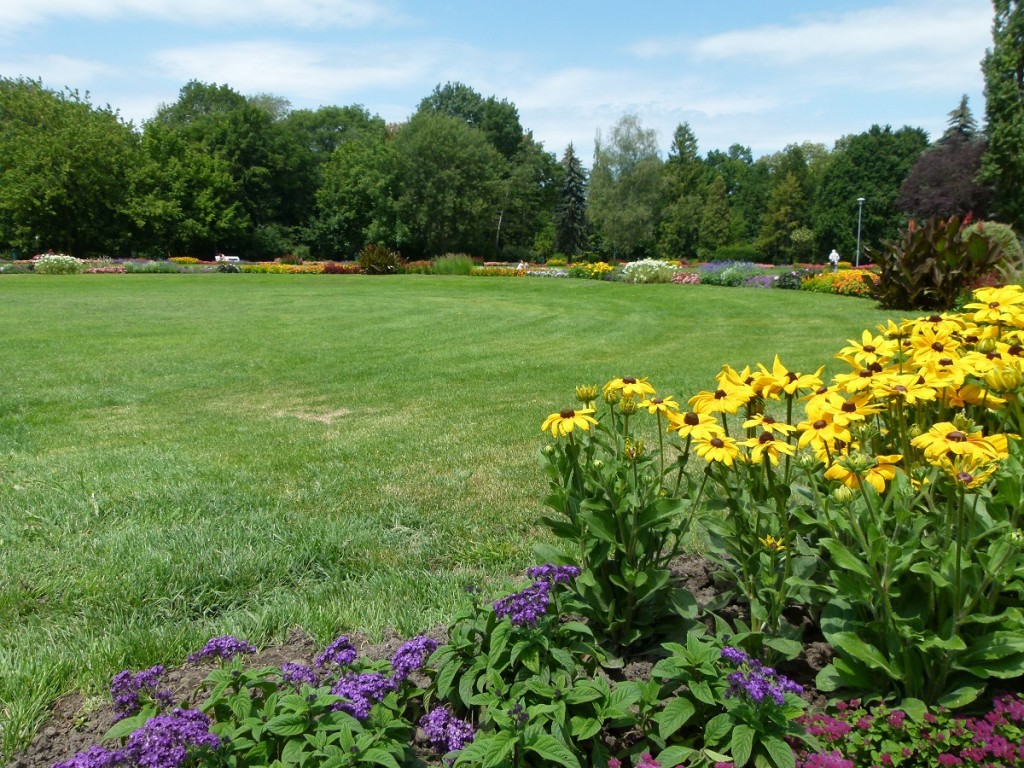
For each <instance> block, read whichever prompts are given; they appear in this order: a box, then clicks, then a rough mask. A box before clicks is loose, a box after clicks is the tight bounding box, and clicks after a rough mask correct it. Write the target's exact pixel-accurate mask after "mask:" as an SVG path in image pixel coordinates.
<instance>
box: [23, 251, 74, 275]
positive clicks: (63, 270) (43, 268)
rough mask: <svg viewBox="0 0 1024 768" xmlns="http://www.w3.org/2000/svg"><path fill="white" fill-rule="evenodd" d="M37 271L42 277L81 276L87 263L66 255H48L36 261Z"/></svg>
mask: <svg viewBox="0 0 1024 768" xmlns="http://www.w3.org/2000/svg"><path fill="white" fill-rule="evenodd" d="M35 271H36V272H38V273H39V274H40V275H80V274H82V272H84V271H85V262H83V261H82V260H81V259H76V258H75V257H74V256H68V255H67V254H66V253H48V254H46V255H44V256H40V257H39V258H37V259H35Z"/></svg>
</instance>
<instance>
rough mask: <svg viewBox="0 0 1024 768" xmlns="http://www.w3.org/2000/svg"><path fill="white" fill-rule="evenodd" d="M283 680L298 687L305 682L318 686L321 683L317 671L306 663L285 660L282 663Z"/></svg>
mask: <svg viewBox="0 0 1024 768" xmlns="http://www.w3.org/2000/svg"><path fill="white" fill-rule="evenodd" d="M281 682H283V683H289V684H291V685H294V686H295V687H296V688H297V687H299V686H300V685H302V684H303V683H308V684H309V685H312V686H316V685H317V684H318V683H319V680H318V679H317V675H316V671H315V670H313V669H311V668H310V667H307V666H306V665H305V664H292V663H290V662H287V661H286V662H285V663H284V664H282V665H281Z"/></svg>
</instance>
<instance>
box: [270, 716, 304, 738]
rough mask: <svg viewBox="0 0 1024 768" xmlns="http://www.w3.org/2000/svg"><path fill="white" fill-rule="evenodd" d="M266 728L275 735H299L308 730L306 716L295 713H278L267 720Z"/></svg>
mask: <svg viewBox="0 0 1024 768" xmlns="http://www.w3.org/2000/svg"><path fill="white" fill-rule="evenodd" d="M265 730H268V731H270V732H271V733H273V734H274V735H275V736H298V735H299V734H300V733H302V732H303V731H305V730H306V718H305V717H303V716H302V715H297V714H293V713H288V714H284V715H278V716H277V717H272V718H270V719H269V720H268V721H267V724H266V726H265Z"/></svg>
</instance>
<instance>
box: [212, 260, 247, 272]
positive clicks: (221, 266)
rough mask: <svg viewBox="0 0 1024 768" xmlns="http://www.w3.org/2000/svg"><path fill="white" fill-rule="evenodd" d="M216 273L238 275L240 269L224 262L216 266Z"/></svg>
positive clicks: (236, 265) (235, 265)
mask: <svg viewBox="0 0 1024 768" xmlns="http://www.w3.org/2000/svg"><path fill="white" fill-rule="evenodd" d="M217 271H218V272H228V273H234V274H238V273H240V272H241V271H242V268H241V267H240V266H239V265H238V264H232V263H230V262H224V263H221V264H218V265H217Z"/></svg>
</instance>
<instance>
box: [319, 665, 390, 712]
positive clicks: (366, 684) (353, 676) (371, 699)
mask: <svg viewBox="0 0 1024 768" xmlns="http://www.w3.org/2000/svg"><path fill="white" fill-rule="evenodd" d="M393 690H395V685H394V683H393V682H392V681H391V679H390V678H387V677H384V675H382V674H380V673H379V672H366V673H362V674H359V673H356V672H346V673H345V674H343V675H342V676H341V679H340V680H338V682H336V683H335V684H334V686H333V687H332V688H331V693H333V694H334V695H335V696H340V697H342V698H343V699H346V701H339V702H338V703H337V704H335V705H334V709H336V710H340V711H342V712H348V713H349V714H350V715H352V716H353V717H354V718H355V719H356V720H365V719H366V718H368V717H369V716H370V710H371V709H372V708H373V705H374V704H376V703H377V702H378V701H380V700H381V699H383V698H384V697H385V696H387V695H388V693H389V692H390V691H393Z"/></svg>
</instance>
